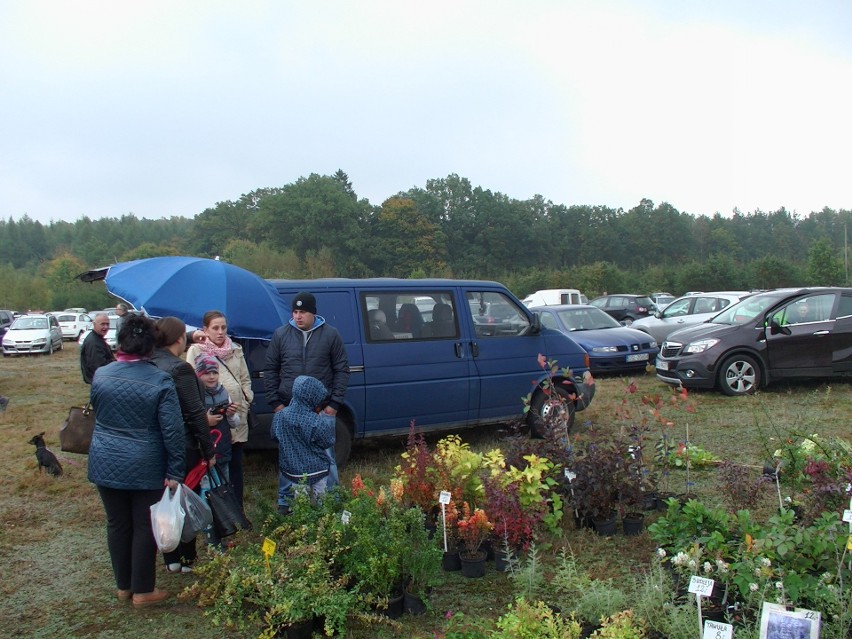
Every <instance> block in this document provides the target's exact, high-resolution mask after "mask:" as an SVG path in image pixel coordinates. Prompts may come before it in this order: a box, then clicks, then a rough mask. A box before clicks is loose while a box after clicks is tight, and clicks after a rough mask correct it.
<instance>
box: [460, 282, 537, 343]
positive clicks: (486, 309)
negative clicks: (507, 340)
mask: <svg viewBox="0 0 852 639" xmlns="http://www.w3.org/2000/svg"><path fill="white" fill-rule="evenodd" d="M466 298H467V303H468V304H470V312H471V315H472V316H473V328H474V331H475V332H476V336H477V337H513V336H515V335H522V334H526V333H527V332H529V328H530V321H529V320H528V319H527V316H526V315H525V314H524V312H523V311H522V310H521V309H520V308H519V307H518V306H517V304H515V302H514V301H512V300H511V299H510V298H508V297H506V296H505V295H503V294H502V293H495V292H493V291H481V292H479V291H468V292H467V293H466Z"/></svg>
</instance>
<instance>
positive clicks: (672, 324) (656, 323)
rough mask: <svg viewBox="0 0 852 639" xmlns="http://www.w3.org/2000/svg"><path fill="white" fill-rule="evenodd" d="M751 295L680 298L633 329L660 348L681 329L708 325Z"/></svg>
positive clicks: (720, 293) (721, 293)
mask: <svg viewBox="0 0 852 639" xmlns="http://www.w3.org/2000/svg"><path fill="white" fill-rule="evenodd" d="M749 295H751V293H749V292H748V291H716V292H712V293H695V294H692V295H684V296H683V297H679V298H678V299H676V300H675V301H673V302H672V303H671V304H669V305H668V306H666V307H665V308H664V309H663V310H662V311H657V312H656V313H654V314H653V315H652V316H650V317H644V318H642V319H638V320H636V321H635V322H633V326H632V328H638V329H639V330H640V331H644V332H645V333H648V335H650V336H651V337H653V338H654V339H655V340H656V341H657V343H658V344H662V343H663V342H664V341H665V339H666V338H667V337H668V336H669V334H670V333H671V332H673V331H676V330H678V329H680V328H685V327H687V326H693V325H695V324H700V323H701V322H706V321H707V320H709V319H710V318H711V317H713V316H714V315H715V314H716V313H718V312H719V311H721V310H722V309H724V308H727V307H728V306H730V305H731V304H736V303H737V302H739V301H740V300H741V299H745V298H746V297H748V296H749Z"/></svg>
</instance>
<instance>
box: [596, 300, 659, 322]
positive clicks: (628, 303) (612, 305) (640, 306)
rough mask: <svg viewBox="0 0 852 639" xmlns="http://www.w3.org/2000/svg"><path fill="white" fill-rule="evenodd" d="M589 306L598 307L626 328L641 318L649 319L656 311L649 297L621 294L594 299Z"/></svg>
mask: <svg viewBox="0 0 852 639" xmlns="http://www.w3.org/2000/svg"><path fill="white" fill-rule="evenodd" d="M589 304H591V305H592V306H597V307H598V308H599V309H601V310H602V311H604V312H605V313H607V314H608V315H611V316H612V317H614V318H615V319H617V320H618V321H619V322H621V323H622V324H624V326H630V325H631V324H632V323H633V322H634V321H636V320H638V319H639V318H641V317H648V316H649V315H650V314H651V313H653V312H654V310H655V308H654V302H652V301H651V298H650V297H648V296H647V295H628V294H623V293H619V294H618V295H602V296H601V297H596V298H595V299H593V300H592V301H591V302H589Z"/></svg>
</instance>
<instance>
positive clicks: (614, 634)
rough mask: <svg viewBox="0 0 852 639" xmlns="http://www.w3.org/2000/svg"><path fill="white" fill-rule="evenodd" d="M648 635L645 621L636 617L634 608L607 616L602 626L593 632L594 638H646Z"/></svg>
mask: <svg viewBox="0 0 852 639" xmlns="http://www.w3.org/2000/svg"><path fill="white" fill-rule="evenodd" d="M646 636H647V630H646V628H645V623H644V622H643V621H642V620H641V619H639V618H637V617H636V615H635V613H634V612H633V610H623V611H621V612H619V613H616V614H614V615H612V616H610V617H605V618H604V619H603V621H602V622H601V627H600V628H599V629H597V630H595V631H594V632H593V633H592V637H593V638H594V639H644V638H645V637H646Z"/></svg>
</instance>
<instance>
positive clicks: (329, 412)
mask: <svg viewBox="0 0 852 639" xmlns="http://www.w3.org/2000/svg"><path fill="white" fill-rule="evenodd" d="M322 412H324V413H325V414H326V415H331V416H332V417H334V416H335V415H337V409H335V408H332V407H331V406H326V407H325V408H323V409H322Z"/></svg>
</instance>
